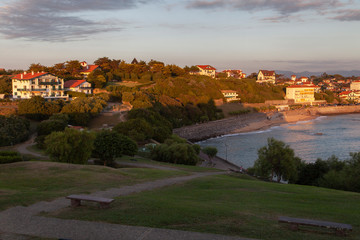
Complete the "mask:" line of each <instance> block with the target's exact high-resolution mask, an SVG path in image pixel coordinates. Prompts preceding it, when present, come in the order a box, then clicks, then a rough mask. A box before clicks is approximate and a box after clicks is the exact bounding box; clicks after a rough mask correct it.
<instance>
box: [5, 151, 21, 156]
mask: <svg viewBox="0 0 360 240" xmlns="http://www.w3.org/2000/svg"><path fill="white" fill-rule="evenodd" d="M18 155H19V153H18V152H15V151H0V156H18Z"/></svg>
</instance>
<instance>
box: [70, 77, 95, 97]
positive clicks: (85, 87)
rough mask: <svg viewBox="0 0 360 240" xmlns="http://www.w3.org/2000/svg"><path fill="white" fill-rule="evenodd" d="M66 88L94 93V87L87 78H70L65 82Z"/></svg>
mask: <svg viewBox="0 0 360 240" xmlns="http://www.w3.org/2000/svg"><path fill="white" fill-rule="evenodd" d="M64 87H65V90H67V91H73V92H82V93H85V94H92V87H91V84H90V83H89V82H87V81H86V80H69V81H66V82H65V83H64Z"/></svg>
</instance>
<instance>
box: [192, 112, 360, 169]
mask: <svg viewBox="0 0 360 240" xmlns="http://www.w3.org/2000/svg"><path fill="white" fill-rule="evenodd" d="M270 137H273V138H275V139H277V140H281V141H283V142H285V143H286V144H288V145H290V147H291V148H292V149H294V151H295V155H296V156H298V157H300V158H301V159H302V160H304V161H306V162H314V161H316V159H318V158H321V159H323V160H326V159H328V158H329V157H331V156H332V155H335V156H337V157H338V158H339V159H340V160H346V159H348V158H349V153H350V152H360V114H349V115H337V116H322V117H319V118H316V119H314V120H310V121H302V122H297V123H290V124H283V125H280V126H276V127H272V128H269V129H267V130H264V131H254V132H249V133H240V134H232V135H225V136H221V137H217V138H212V139H208V140H205V141H201V142H198V144H199V145H201V147H206V146H213V147H216V148H217V149H218V156H220V157H222V158H224V159H227V160H228V161H230V162H232V163H234V164H236V165H238V166H242V167H244V168H248V167H252V166H253V165H254V162H255V161H256V159H257V151H258V149H259V148H261V147H263V146H266V145H267V139H268V138H270Z"/></svg>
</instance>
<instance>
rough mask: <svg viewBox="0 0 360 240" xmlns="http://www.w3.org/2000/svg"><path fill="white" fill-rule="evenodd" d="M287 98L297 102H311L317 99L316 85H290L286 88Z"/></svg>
mask: <svg viewBox="0 0 360 240" xmlns="http://www.w3.org/2000/svg"><path fill="white" fill-rule="evenodd" d="M286 99H293V100H294V101H295V103H311V102H314V101H315V86H297V85H296V86H290V87H287V88H286Z"/></svg>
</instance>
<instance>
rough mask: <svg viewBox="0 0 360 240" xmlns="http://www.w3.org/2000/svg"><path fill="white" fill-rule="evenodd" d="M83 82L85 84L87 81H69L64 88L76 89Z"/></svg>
mask: <svg viewBox="0 0 360 240" xmlns="http://www.w3.org/2000/svg"><path fill="white" fill-rule="evenodd" d="M83 82H85V80H69V81H66V82H65V83H64V87H65V88H75V87H78V86H79V85H80V84H82V83H83Z"/></svg>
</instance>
